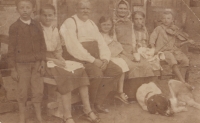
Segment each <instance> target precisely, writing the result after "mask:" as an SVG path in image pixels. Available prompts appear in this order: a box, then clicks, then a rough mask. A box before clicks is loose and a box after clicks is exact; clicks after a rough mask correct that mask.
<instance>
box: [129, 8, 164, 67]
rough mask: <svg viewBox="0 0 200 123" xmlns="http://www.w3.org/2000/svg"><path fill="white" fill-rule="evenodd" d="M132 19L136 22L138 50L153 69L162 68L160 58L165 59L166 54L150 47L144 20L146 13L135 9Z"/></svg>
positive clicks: (135, 32)
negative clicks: (156, 51)
mask: <svg viewBox="0 0 200 123" xmlns="http://www.w3.org/2000/svg"><path fill="white" fill-rule="evenodd" d="M132 20H133V23H134V26H133V32H134V34H135V39H136V50H137V52H138V53H140V55H141V56H142V57H143V58H145V59H146V60H147V61H148V62H149V63H150V64H151V67H152V69H153V70H160V69H162V67H161V65H160V60H163V59H164V54H163V53H162V52H159V53H158V54H155V49H154V48H148V45H149V42H148V41H149V34H148V32H147V29H146V26H145V22H144V21H145V14H144V13H143V12H141V11H135V12H134V13H133V14H132Z"/></svg>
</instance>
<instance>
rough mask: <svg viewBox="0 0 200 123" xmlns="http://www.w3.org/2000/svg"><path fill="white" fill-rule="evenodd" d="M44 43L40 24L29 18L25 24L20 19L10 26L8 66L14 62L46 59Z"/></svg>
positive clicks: (13, 65) (13, 64)
mask: <svg viewBox="0 0 200 123" xmlns="http://www.w3.org/2000/svg"><path fill="white" fill-rule="evenodd" d="M45 52H46V44H45V40H44V36H43V32H42V29H41V25H40V24H39V23H38V22H36V21H34V20H31V24H30V25H28V24H25V23H23V22H22V21H21V20H20V19H18V20H17V21H16V22H15V23H13V24H12V25H11V26H10V29H9V45H8V59H9V66H10V67H11V68H13V67H15V63H29V62H35V61H42V60H45V59H46V55H45Z"/></svg>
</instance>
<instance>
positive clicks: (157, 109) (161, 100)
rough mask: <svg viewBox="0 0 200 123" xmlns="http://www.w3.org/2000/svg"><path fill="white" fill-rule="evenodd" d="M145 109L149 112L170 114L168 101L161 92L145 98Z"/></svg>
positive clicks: (171, 112)
mask: <svg viewBox="0 0 200 123" xmlns="http://www.w3.org/2000/svg"><path fill="white" fill-rule="evenodd" d="M146 103H147V109H148V111H149V112H150V113H151V114H161V115H165V116H172V115H173V114H174V112H173V111H172V110H171V104H170V101H169V100H168V99H167V98H166V97H164V96H163V95H161V94H157V95H154V96H152V97H150V98H149V99H148V100H147V102H146Z"/></svg>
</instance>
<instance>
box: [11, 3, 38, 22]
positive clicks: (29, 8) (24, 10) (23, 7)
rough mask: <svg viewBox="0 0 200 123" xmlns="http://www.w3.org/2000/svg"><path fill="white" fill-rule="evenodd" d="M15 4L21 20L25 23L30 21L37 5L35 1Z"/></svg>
mask: <svg viewBox="0 0 200 123" xmlns="http://www.w3.org/2000/svg"><path fill="white" fill-rule="evenodd" d="M15 4H16V7H17V11H18V13H19V14H20V18H21V19H22V20H25V21H27V20H30V19H31V15H32V13H33V11H34V7H35V4H36V3H35V0H16V2H15Z"/></svg>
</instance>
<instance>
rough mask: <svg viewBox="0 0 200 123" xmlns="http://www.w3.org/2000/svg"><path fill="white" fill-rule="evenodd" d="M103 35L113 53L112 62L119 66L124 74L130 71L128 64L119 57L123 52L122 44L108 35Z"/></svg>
mask: <svg viewBox="0 0 200 123" xmlns="http://www.w3.org/2000/svg"><path fill="white" fill-rule="evenodd" d="M102 35H103V37H104V39H105V41H106V43H107V44H108V47H109V49H110V51H111V59H110V60H111V61H112V62H114V63H115V64H116V65H118V66H119V67H120V68H121V69H122V71H123V72H124V73H125V72H127V71H129V68H128V65H127V64H126V62H125V61H124V60H123V59H122V58H120V57H119V56H118V55H119V54H120V53H121V52H122V51H123V48H122V46H121V44H120V43H119V42H117V41H115V40H114V39H113V38H112V37H111V36H109V35H106V34H102Z"/></svg>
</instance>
